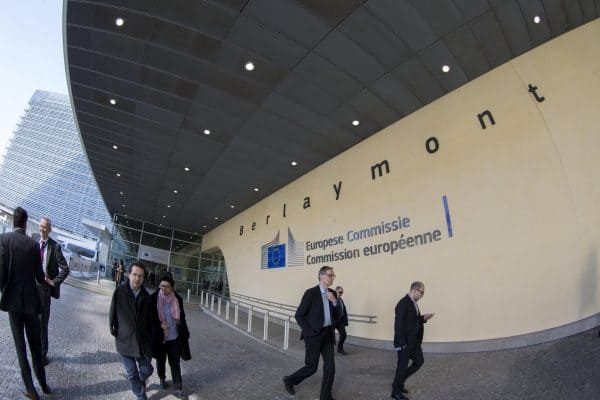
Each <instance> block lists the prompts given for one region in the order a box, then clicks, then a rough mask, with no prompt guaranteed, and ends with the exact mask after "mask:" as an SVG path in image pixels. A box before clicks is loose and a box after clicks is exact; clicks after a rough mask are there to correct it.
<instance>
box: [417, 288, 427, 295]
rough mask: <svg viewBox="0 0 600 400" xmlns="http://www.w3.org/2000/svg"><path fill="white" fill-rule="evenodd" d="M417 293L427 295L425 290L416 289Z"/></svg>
mask: <svg viewBox="0 0 600 400" xmlns="http://www.w3.org/2000/svg"><path fill="white" fill-rule="evenodd" d="M416 291H417V292H419V293H421V295H423V294H425V290H423V289H416Z"/></svg>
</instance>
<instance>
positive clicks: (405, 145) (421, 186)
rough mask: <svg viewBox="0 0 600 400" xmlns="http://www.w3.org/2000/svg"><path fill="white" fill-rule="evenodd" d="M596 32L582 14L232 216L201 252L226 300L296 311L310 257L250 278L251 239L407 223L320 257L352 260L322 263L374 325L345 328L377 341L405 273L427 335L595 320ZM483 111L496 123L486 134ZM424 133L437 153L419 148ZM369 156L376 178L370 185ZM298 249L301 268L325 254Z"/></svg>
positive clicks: (254, 243) (458, 337) (256, 268)
mask: <svg viewBox="0 0 600 400" xmlns="http://www.w3.org/2000/svg"><path fill="white" fill-rule="evenodd" d="M599 38H600V20H596V21H594V22H592V23H590V24H587V25H585V26H583V27H581V28H579V29H577V30H575V31H572V32H570V33H568V34H566V35H563V36H561V37H559V38H557V39H555V40H553V41H551V42H549V43H547V44H545V45H543V46H541V47H538V48H536V49H534V50H532V51H530V52H529V53H527V54H525V55H523V56H521V57H519V58H517V59H515V60H513V61H511V62H510V63H508V64H505V65H503V66H501V67H499V68H497V69H495V70H493V71H491V72H490V73H488V74H486V75H484V76H482V77H480V78H478V79H476V80H475V81H473V82H471V83H469V84H468V85H465V86H464V87H462V88H460V89H458V90H456V91H454V92H452V93H450V94H449V95H447V96H445V97H443V98H441V99H439V100H437V101H436V102H434V103H432V104H430V105H428V106H427V107H425V108H423V109H421V110H419V111H417V112H415V113H413V114H411V115H410V116H408V117H406V118H404V119H402V120H400V121H398V122H397V123H395V124H393V125H391V126H390V127H388V128H386V129H384V130H383V131H381V132H379V133H377V134H375V135H373V136H372V137H370V138H368V139H367V140H365V141H363V142H362V143H360V144H358V145H357V146H355V147H353V148H351V149H349V150H348V151H346V152H344V153H342V154H341V155H339V156H337V157H335V158H334V159H332V160H330V161H328V162H327V163H325V164H323V165H321V166H320V167H319V168H317V169H315V170H313V171H311V172H309V173H308V174H306V175H304V176H303V177H301V178H299V179H298V180H296V181H294V182H292V183H291V184H289V185H287V186H286V187H284V188H283V189H281V190H279V191H277V192H276V193H274V194H273V195H271V196H269V197H268V198H266V199H264V200H263V201H261V202H259V203H258V204H256V205H255V206H253V207H251V208H250V209H248V210H246V211H244V212H242V213H240V214H239V215H237V216H236V217H234V218H233V219H231V220H229V221H227V222H226V223H224V224H223V225H221V226H219V227H218V228H216V229H214V230H213V231H212V232H210V233H209V234H207V235H206V236H204V245H203V247H204V248H205V249H210V248H215V247H218V248H220V249H221V250H222V251H223V254H224V256H225V261H226V264H227V272H228V277H229V281H230V285H231V289H232V291H233V292H237V293H242V294H246V295H250V296H256V297H260V298H265V299H270V300H273V301H279V302H283V303H288V304H297V303H298V302H299V300H300V296H301V295H302V293H303V291H304V290H305V289H306V288H307V287H309V286H312V285H314V284H316V273H317V270H318V268H319V267H320V266H321V265H323V263H319V264H317V265H306V263H304V265H301V266H289V265H288V266H286V267H285V268H279V269H261V246H262V245H263V244H265V243H268V242H270V241H272V240H273V238H274V237H275V235H276V234H277V232H280V242H281V243H287V242H288V236H287V230H288V228H290V229H291V231H292V233H293V235H294V237H295V239H296V240H297V241H303V242H306V241H316V240H319V239H324V238H330V237H334V236H338V235H345V234H346V232H347V231H349V230H357V229H360V228H364V227H370V226H374V225H377V224H378V223H379V222H380V221H390V220H393V219H396V218H397V217H408V218H410V227H408V228H403V229H402V230H400V231H396V232H392V233H387V234H381V235H378V236H375V237H372V238H369V239H366V240H360V241H355V242H348V241H347V240H345V241H344V243H343V244H341V245H337V246H334V247H332V248H331V250H334V251H336V252H337V251H342V250H344V249H349V250H354V249H358V250H359V251H360V257H358V258H354V259H351V260H344V261H333V262H328V263H327V264H328V265H330V266H332V267H334V268H335V272H336V274H337V279H336V282H335V283H336V284H341V285H343V286H344V287H345V289H346V301H347V304H348V306H349V308H350V311H351V312H352V313H356V314H373V315H377V321H378V323H377V324H374V325H366V324H351V325H350V327H349V334H350V335H353V336H359V337H365V338H372V339H382V340H388V339H390V338H391V337H392V335H393V314H394V306H395V304H396V302H397V301H398V299H399V298H401V297H402V296H403V295H404V294H405V293H406V292H407V289H408V286H409V284H410V283H411V281H413V280H423V281H424V282H425V284H426V295H425V297H424V298H423V299H422V301H421V303H420V305H421V309H422V310H423V311H426V312H436V313H437V315H436V317H435V318H434V319H433V320H431V322H430V323H429V324H428V326H427V329H426V335H425V336H426V337H425V340H426V341H434V342H455V341H471V340H483V339H493V338H503V337H509V336H513V335H520V334H526V333H530V332H537V331H541V330H544V329H549V328H553V327H557V326H560V325H563V324H568V323H571V322H574V321H578V320H580V319H582V318H585V317H588V316H590V315H593V314H596V313H598V312H599V311H600V293H599V290H598V279H599V277H598V275H599V271H598V263H599V261H598V257H599V256H598V248H599V243H598V238H599V230H600V213H599V211H598V206H599V204H600V185H598V175H599V174H598V171H600V161H599V160H600V157H598V156H597V154H596V153H597V152H598V149H600V40H599ZM528 84H533V85H535V86H537V87H538V91H537V94H538V95H539V96H543V97H544V98H545V100H544V101H543V102H538V101H536V100H535V99H534V96H533V95H532V94H531V93H529V92H528ZM484 110H490V111H491V112H492V114H493V117H494V118H495V121H496V124H495V125H491V124H490V123H489V122H488V123H487V128H486V129H485V130H484V129H482V128H481V126H480V123H479V120H478V119H477V114H478V113H481V112H483V111H484ZM432 136H435V137H436V138H437V139H438V141H439V145H440V147H439V150H438V151H437V152H436V153H433V154H429V153H428V152H427V151H426V149H425V142H426V140H427V139H428V138H429V137H432ZM382 160H388V162H389V166H390V173H389V174H384V176H382V177H381V178H377V179H375V180H373V179H372V178H371V166H372V165H374V164H376V163H378V162H380V161H382ZM339 181H342V187H341V193H340V198H339V200H336V197H335V192H334V189H333V185H334V184H338V182H339ZM444 195H445V196H447V199H448V204H449V212H450V216H451V218H452V226H453V233H454V235H453V237H449V232H448V228H447V224H446V220H445V212H444V207H443V203H442V196H444ZM306 197H310V205H311V206H310V207H309V208H307V209H304V208H303V202H304V199H305V198H306ZM284 204H286V213H287V215H286V217H285V218H284V217H283V215H282V210H283V205H284ZM268 215H270V217H269V223H268V224H266V218H267V216H268ZM254 222H255V223H256V226H255V230H252V228H251V226H252V223H254ZM240 226H243V227H244V233H243V234H242V235H240ZM436 229H437V230H440V232H441V240H439V241H434V242H432V243H429V244H426V245H422V246H417V247H412V248H406V249H403V250H399V251H396V252H395V253H394V254H390V253H385V254H378V255H370V256H365V255H364V252H363V249H364V247H365V246H367V245H369V244H371V245H373V244H378V243H385V242H388V243H389V242H391V241H394V240H395V241H398V240H399V239H400V238H401V236H400V235H402V234H403V235H404V237H403V238H407V237H410V236H414V235H417V234H421V233H423V232H430V231H433V230H436ZM287 248H288V250H289V243H288V246H287ZM304 250H305V251H304V253H305V254H304V260H305V261H306V257H307V256H314V255H318V254H324V253H328V252H329V249H328V251H318V250H313V251H307V250H306V248H304Z"/></svg>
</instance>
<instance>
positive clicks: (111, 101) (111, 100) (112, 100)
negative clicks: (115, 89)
mask: <svg viewBox="0 0 600 400" xmlns="http://www.w3.org/2000/svg"><path fill="white" fill-rule="evenodd" d="M109 102H110V104H112V105H113V106H114V105H115V104H117V100H116V99H110V100H109Z"/></svg>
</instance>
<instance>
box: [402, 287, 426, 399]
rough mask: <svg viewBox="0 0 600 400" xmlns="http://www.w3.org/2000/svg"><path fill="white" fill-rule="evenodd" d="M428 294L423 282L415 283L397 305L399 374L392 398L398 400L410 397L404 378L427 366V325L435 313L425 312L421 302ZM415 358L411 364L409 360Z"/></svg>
mask: <svg viewBox="0 0 600 400" xmlns="http://www.w3.org/2000/svg"><path fill="white" fill-rule="evenodd" d="M424 294H425V285H424V284H423V282H418V281H417V282H413V283H412V284H411V285H410V292H408V294H407V295H406V296H404V297H403V298H402V299H401V300H400V301H399V302H398V304H397V305H396V318H395V321H394V348H395V349H396V351H397V352H398V363H397V365H396V375H395V377H394V382H393V383H392V398H393V399H396V400H404V399H408V397H406V396H405V395H404V394H405V393H408V391H407V390H406V388H405V387H404V381H406V379H407V378H408V377H409V376H411V375H412V374H414V373H415V372H417V370H418V369H419V368H421V366H422V365H423V362H424V359H423V350H422V349H421V343H423V332H424V326H423V324H424V323H425V322H427V321H428V320H429V319H430V318H431V317H433V316H434V315H435V314H423V315H422V314H421V311H420V310H419V306H418V305H417V302H418V301H419V300H420V299H421V297H423V295H424ZM409 359H410V360H412V364H411V365H410V367H409V366H408V360H409Z"/></svg>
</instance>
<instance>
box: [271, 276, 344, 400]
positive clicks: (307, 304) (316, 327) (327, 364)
mask: <svg viewBox="0 0 600 400" xmlns="http://www.w3.org/2000/svg"><path fill="white" fill-rule="evenodd" d="M318 276H319V284H318V285H317V286H315V287H313V288H310V289H308V290H306V292H304V296H302V300H301V301H300V305H299V306H298V309H297V310H296V315H295V318H296V322H298V325H300V328H302V337H303V338H304V344H305V349H306V353H305V358H304V364H305V365H304V367H302V368H300V369H299V370H297V371H296V372H294V373H293V374H291V375H289V376H284V377H283V384H284V386H285V390H286V391H287V392H288V393H289V394H294V393H295V391H294V386H295V385H298V384H299V383H300V382H302V381H303V380H304V379H306V378H308V377H309V376H311V375H313V374H314V373H315V372H317V369H318V367H319V354H321V355H323V381H322V383H321V394H320V396H319V399H320V400H333V397H331V387H332V386H333V379H334V377H335V361H334V357H333V349H334V343H335V335H334V326H335V322H336V321H337V320H339V319H340V318H341V316H342V310H341V307H339V304H338V301H337V296H336V293H335V291H334V290H331V289H329V287H330V286H331V285H332V284H333V279H334V278H335V274H334V273H333V268H331V267H328V266H324V267H321V269H320V270H319V275H318Z"/></svg>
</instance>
